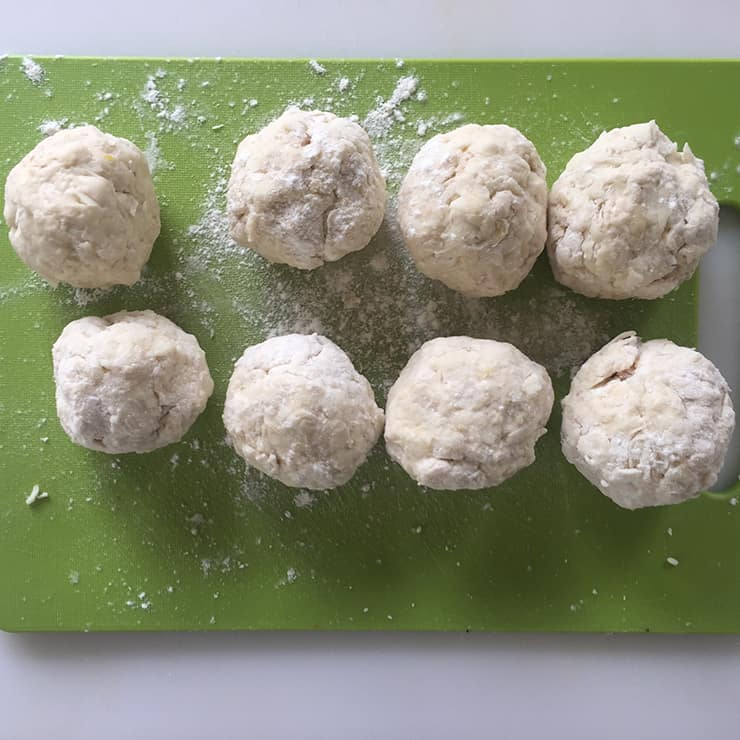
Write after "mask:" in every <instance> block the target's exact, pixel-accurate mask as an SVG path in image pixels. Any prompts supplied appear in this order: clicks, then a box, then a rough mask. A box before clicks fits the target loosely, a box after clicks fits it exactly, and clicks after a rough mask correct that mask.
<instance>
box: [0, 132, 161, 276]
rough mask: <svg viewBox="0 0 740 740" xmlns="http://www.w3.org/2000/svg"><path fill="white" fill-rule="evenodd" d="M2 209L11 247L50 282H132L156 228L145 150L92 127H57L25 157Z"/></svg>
mask: <svg viewBox="0 0 740 740" xmlns="http://www.w3.org/2000/svg"><path fill="white" fill-rule="evenodd" d="M4 215H5V221H6V222H7V224H8V228H9V230H10V243H11V244H12V245H13V249H15V251H16V252H17V253H18V256H19V257H20V258H21V259H22V260H23V261H24V262H25V263H26V264H27V265H28V266H29V267H30V268H31V269H32V270H35V271H36V272H37V273H38V274H39V275H41V277H42V278H44V280H46V281H47V282H49V283H51V284H52V285H57V283H68V284H69V285H74V286H75V287H78V288H108V287H110V286H112V285H133V284H134V283H135V282H136V281H137V280H138V279H139V277H140V275H141V268H142V267H143V266H144V264H145V263H146V261H147V260H148V259H149V255H150V253H151V251H152V246H153V245H154V240H155V239H156V238H157V236H158V234H159V205H158V204H157V196H156V195H155V193H154V185H153V184H152V178H151V175H150V174H149V167H148V166H147V162H146V158H145V157H144V154H143V153H142V152H141V150H140V149H139V148H138V147H137V146H136V145H135V144H132V143H131V142H130V141H128V140H127V139H120V138H118V137H116V136H111V135H110V134H104V133H103V132H102V131H99V130H98V129H97V128H95V126H81V127H80V128H73V129H67V130H64V131H59V132H58V133H56V134H54V135H53V136H50V137H49V138H48V139H44V140H43V141H41V142H40V143H39V144H37V145H36V147H35V148H34V149H32V150H31V152H29V153H28V154H27V155H26V156H25V157H23V159H22V160H21V161H20V162H19V163H18V164H17V165H16V166H15V167H14V168H13V169H12V170H11V171H10V174H9V175H8V179H7V181H6V183H5V211H4Z"/></svg>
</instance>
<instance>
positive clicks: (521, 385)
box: [385, 337, 553, 490]
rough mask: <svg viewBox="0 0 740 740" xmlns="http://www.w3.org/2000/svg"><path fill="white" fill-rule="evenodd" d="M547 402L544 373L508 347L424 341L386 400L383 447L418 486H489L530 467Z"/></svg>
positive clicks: (550, 394)
mask: <svg viewBox="0 0 740 740" xmlns="http://www.w3.org/2000/svg"><path fill="white" fill-rule="evenodd" d="M552 403H553V390H552V383H551V382H550V378H549V376H548V374H547V372H546V371H545V369H544V368H543V367H541V366H540V365H538V364H537V363H536V362H532V360H530V359H529V358H528V357H527V356H526V355H524V354H522V353H521V352H520V351H519V350H518V349H517V348H516V347H514V346H512V345H511V344H506V343H505V342H495V341H493V340H490V339H471V338H470V337H440V338H438V339H432V340H431V341H430V342H426V344H424V345H422V347H421V348H420V349H419V350H417V351H416V352H415V353H414V354H413V355H412V357H411V359H410V360H409V361H408V364H407V365H406V367H405V368H404V369H403V371H402V372H401V375H400V376H399V378H398V380H397V381H396V382H395V383H394V385H393V387H392V388H391V390H390V393H389V394H388V402H387V404H386V426H385V445H386V448H387V449H388V454H389V455H390V456H391V457H392V458H393V459H394V460H396V461H397V462H399V463H400V464H401V466H402V467H403V468H404V470H405V471H406V472H407V473H408V474H409V475H410V476H411V477H412V478H414V479H415V480H417V481H418V482H419V483H421V484H422V485H424V486H429V487H430V488H438V489H447V490H457V489H461V488H468V489H471V488H487V487H489V486H497V485H498V484H499V483H501V482H503V481H505V480H506V479H507V478H509V477H511V476H512V475H514V473H516V472H517V471H518V470H521V469H522V468H524V467H526V466H527V465H529V464H530V463H532V462H534V457H535V456H534V446H535V442H537V440H538V439H539V438H540V437H541V436H542V435H543V434H544V433H545V431H546V430H545V424H546V423H547V420H548V418H549V417H550V411H551V410H552Z"/></svg>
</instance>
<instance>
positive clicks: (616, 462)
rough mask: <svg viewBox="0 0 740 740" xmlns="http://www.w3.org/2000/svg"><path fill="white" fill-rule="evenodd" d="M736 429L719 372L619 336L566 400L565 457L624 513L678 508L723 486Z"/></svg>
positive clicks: (684, 352) (695, 358) (693, 356)
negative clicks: (720, 479)
mask: <svg viewBox="0 0 740 740" xmlns="http://www.w3.org/2000/svg"><path fill="white" fill-rule="evenodd" d="M734 426H735V412H734V411H733V408H732V401H731V400H730V389H729V388H728V387H727V383H726V382H725V380H724V378H723V377H722V375H720V372H719V370H717V368H716V367H715V366H714V365H713V364H712V363H711V362H710V361H709V360H707V358H706V357H704V356H703V355H701V354H699V352H696V351H695V350H693V349H689V348H687V347H680V346H678V345H676V344H674V343H673V342H669V341H668V340H667V339H654V340H651V341H649V342H645V343H643V342H642V341H641V340H640V338H639V337H638V336H636V335H635V333H634V332H626V333H624V334H620V335H619V336H618V337H616V338H615V339H613V340H612V341H611V342H609V344H607V345H606V346H605V347H603V348H602V349H600V350H599V351H598V352H597V353H596V354H595V355H593V356H592V357H591V358H590V359H588V360H587V361H586V362H585V363H584V364H583V366H582V367H581V369H580V370H579V371H578V372H577V373H576V375H575V377H574V378H573V382H572V384H571V387H570V393H569V394H568V395H567V396H566V397H565V398H564V399H563V425H562V431H561V438H562V445H563V453H564V454H565V457H566V458H567V459H568V460H569V461H570V462H571V463H573V464H574V465H575V466H576V467H577V468H578V470H579V471H580V472H581V473H582V474H583V475H584V476H585V477H586V478H588V480H589V481H591V483H593V484H594V485H595V486H596V487H597V488H598V489H599V490H600V491H601V492H602V493H603V494H604V495H605V496H608V497H609V498H610V499H612V501H614V502H615V503H617V504H619V505H620V506H622V507H624V508H626V509H637V508H640V507H643V506H660V505H662V504H677V503H680V502H681V501H685V500H686V499H690V498H693V497H694V496H696V495H697V494H699V493H700V492H701V491H704V490H706V489H707V488H709V487H710V486H712V485H713V484H714V482H715V481H716V480H717V475H718V473H719V471H720V468H721V467H722V462H723V460H724V457H725V453H726V452H727V447H728V445H729V443H730V437H731V436H732V431H733V429H734Z"/></svg>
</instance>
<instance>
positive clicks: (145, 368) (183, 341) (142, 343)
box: [52, 311, 213, 454]
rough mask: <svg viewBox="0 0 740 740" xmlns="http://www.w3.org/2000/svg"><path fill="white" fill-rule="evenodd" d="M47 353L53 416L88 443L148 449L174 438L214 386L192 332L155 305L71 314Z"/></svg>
mask: <svg viewBox="0 0 740 740" xmlns="http://www.w3.org/2000/svg"><path fill="white" fill-rule="evenodd" d="M52 355H53V360H54V380H55V381H56V399H57V414H58V415H59V420H60V421H61V423H62V426H63V427H64V431H65V432H67V434H68V435H69V437H70V439H71V440H72V441H73V442H75V443H76V444H79V445H82V446H83V447H88V448H90V449H92V450H100V451H101V452H109V453H116V454H117V453H123V452H149V451H150V450H155V449H157V448H158V447H164V446H165V445H168V444H172V443H173V442H177V441H178V440H179V439H180V438H181V437H182V436H183V435H184V434H185V433H186V432H187V431H188V429H190V427H191V426H192V424H193V422H194V421H195V420H196V418H197V417H198V415H199V414H200V413H201V411H203V409H204V408H205V406H206V402H207V401H208V398H209V396H210V395H211V393H213V381H212V380H211V375H210V373H209V372H208V366H207V365H206V357H205V354H204V353H203V350H202V349H201V348H200V346H199V345H198V340H197V339H196V338H195V337H194V336H193V335H192V334H186V333H185V332H184V331H183V330H182V329H180V327H178V326H177V325H176V324H173V323H172V322H171V321H170V320H169V319H166V318H165V317H164V316H159V315H158V314H156V313H154V312H153V311H131V312H127V311H121V312H120V313H116V314H112V315H111V316H104V317H103V318H98V317H96V316H88V317H86V318H83V319H77V320H76V321H73V322H72V323H70V324H67V326H66V327H65V328H64V331H63V332H62V334H61V336H60V337H59V339H57V341H56V342H55V344H54V348H53V350H52Z"/></svg>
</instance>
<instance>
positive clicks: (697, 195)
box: [548, 121, 719, 298]
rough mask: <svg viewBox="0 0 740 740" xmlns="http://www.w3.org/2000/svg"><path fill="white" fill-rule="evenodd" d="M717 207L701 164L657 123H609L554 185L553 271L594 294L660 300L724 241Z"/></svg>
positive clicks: (551, 219) (570, 284)
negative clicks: (618, 125)
mask: <svg viewBox="0 0 740 740" xmlns="http://www.w3.org/2000/svg"><path fill="white" fill-rule="evenodd" d="M718 220H719V206H718V205H717V200H716V198H715V197H714V196H713V195H712V193H711V191H710V190H709V185H708V184H707V178H706V176H705V175H704V163H703V162H702V161H701V160H700V159H697V158H696V157H695V156H694V155H693V154H692V153H691V150H690V149H689V147H688V144H687V145H685V146H684V149H683V151H682V152H679V151H678V150H677V147H676V144H674V143H673V142H672V141H671V140H670V139H669V138H668V137H667V136H665V134H663V132H662V131H661V130H660V129H659V128H658V126H657V124H656V123H655V121H650V123H638V124H635V125H634V126H626V127H625V128H616V129H613V130H612V131H607V132H605V133H603V134H601V136H600V137H599V138H598V139H597V140H596V141H595V142H594V143H593V144H592V145H591V146H590V147H589V148H588V149H586V150H585V151H583V152H581V153H580V154H576V155H575V156H574V157H573V158H572V159H571V160H570V162H568V165H567V167H566V168H565V171H564V172H563V174H562V175H560V177H559V178H558V179H557V181H556V182H555V184H554V185H553V186H552V190H551V191H550V206H549V236H548V254H549V256H550V264H551V265H552V270H553V273H554V274H555V278H556V279H557V280H558V281H559V282H561V283H562V284H563V285H567V286H568V287H569V288H572V289H573V290H575V291H577V292H579V293H583V294H584V295H587V296H593V297H596V298H660V297H661V296H663V295H665V294H666V293H668V292H670V291H671V290H673V289H674V288H676V287H677V286H679V285H680V284H681V283H682V282H684V281H685V280H688V279H689V278H690V277H691V276H692V275H693V274H694V270H695V269H696V266H697V265H698V264H699V260H700V259H701V258H702V256H703V255H704V254H706V253H707V252H708V251H709V249H710V248H711V247H712V245H713V244H714V243H715V241H716V240H717V226H718Z"/></svg>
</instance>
